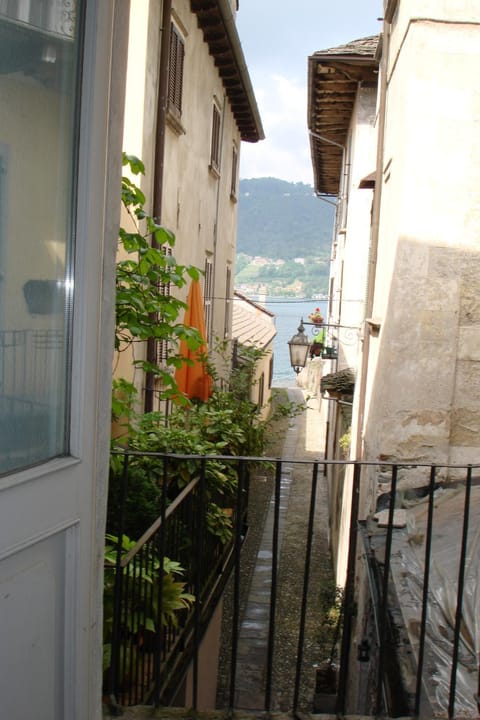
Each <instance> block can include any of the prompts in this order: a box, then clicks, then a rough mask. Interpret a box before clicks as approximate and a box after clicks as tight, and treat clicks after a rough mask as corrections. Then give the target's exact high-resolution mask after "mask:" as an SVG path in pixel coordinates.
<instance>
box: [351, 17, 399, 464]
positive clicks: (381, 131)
mask: <svg viewBox="0 0 480 720" xmlns="http://www.w3.org/2000/svg"><path fill="white" fill-rule="evenodd" d="M389 46H390V23H388V22H387V21H386V20H385V21H384V26H383V42H382V59H383V73H382V80H381V84H380V101H379V106H378V121H379V125H378V139H377V162H376V177H375V191H374V194H373V211H372V234H371V238H372V239H371V251H370V258H369V267H368V275H367V297H366V303H365V317H366V318H369V317H371V316H372V312H373V302H374V298H375V279H376V271H377V254H378V238H379V224H380V204H381V198H382V175H383V172H382V171H383V155H384V143H385V102H386V92H387V71H388V67H387V63H388V53H389ZM365 326H366V328H367V331H366V333H365V335H364V339H363V358H362V368H361V373H360V378H359V405H358V424H357V433H356V438H355V459H356V460H361V459H362V458H363V454H364V448H363V437H362V436H363V425H364V420H365V399H366V398H365V393H366V389H367V376H368V361H369V354H370V330H369V329H368V325H367V324H366V323H365Z"/></svg>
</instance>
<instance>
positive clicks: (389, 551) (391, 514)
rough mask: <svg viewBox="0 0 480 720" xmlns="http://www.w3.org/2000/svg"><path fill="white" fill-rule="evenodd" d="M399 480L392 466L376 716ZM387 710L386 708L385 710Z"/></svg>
mask: <svg viewBox="0 0 480 720" xmlns="http://www.w3.org/2000/svg"><path fill="white" fill-rule="evenodd" d="M397 480H398V466H397V465H392V483H391V486H390V507H389V510H388V525H387V537H386V540H385V559H384V565H383V578H382V580H383V582H382V596H381V598H380V615H379V633H378V634H379V639H380V647H379V649H378V673H377V699H376V710H375V712H376V714H377V715H378V714H380V712H381V706H382V700H383V696H384V682H383V675H384V673H383V665H384V662H385V649H386V648H385V636H386V632H387V612H388V584H389V576H390V559H391V556H392V540H393V519H394V513H395V501H396V497H397ZM385 709H386V708H385Z"/></svg>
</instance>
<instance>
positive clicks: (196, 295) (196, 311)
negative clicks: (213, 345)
mask: <svg viewBox="0 0 480 720" xmlns="http://www.w3.org/2000/svg"><path fill="white" fill-rule="evenodd" d="M187 306H188V307H187V309H186V310H185V319H184V321H183V322H184V325H188V326H189V327H193V328H196V329H197V330H198V331H199V333H200V335H201V336H202V338H203V339H204V342H203V343H202V344H201V345H200V347H199V348H198V349H197V350H190V349H189V347H188V345H187V343H186V341H185V340H181V342H180V350H179V354H180V355H181V356H182V357H184V358H187V359H188V360H191V361H192V364H189V363H183V365H182V367H180V368H177V370H176V371H175V380H176V382H177V385H178V389H179V390H180V391H181V392H182V393H184V394H185V395H186V396H187V397H189V398H197V399H198V400H203V401H204V402H205V401H206V400H208V398H209V396H210V395H211V394H212V378H211V377H210V375H209V374H208V372H207V368H206V363H205V359H204V358H205V356H206V355H207V351H208V348H207V329H206V327H205V312H204V309H203V298H202V289H201V287H200V283H199V281H198V280H192V284H191V285H190V290H189V291H188V297H187Z"/></svg>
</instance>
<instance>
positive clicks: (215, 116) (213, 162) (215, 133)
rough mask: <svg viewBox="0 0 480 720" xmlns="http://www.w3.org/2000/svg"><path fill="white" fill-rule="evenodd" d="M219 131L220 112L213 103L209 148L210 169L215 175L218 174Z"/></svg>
mask: <svg viewBox="0 0 480 720" xmlns="http://www.w3.org/2000/svg"><path fill="white" fill-rule="evenodd" d="M220 130H221V116H220V110H219V109H218V107H217V105H216V104H215V103H214V104H213V113H212V144H211V148H210V167H211V168H212V169H213V170H215V171H216V172H217V173H219V172H220Z"/></svg>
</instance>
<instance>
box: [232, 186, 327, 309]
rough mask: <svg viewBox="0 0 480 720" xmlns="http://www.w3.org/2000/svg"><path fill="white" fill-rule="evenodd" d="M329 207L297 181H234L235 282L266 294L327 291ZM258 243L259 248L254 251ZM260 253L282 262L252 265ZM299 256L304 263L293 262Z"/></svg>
mask: <svg viewBox="0 0 480 720" xmlns="http://www.w3.org/2000/svg"><path fill="white" fill-rule="evenodd" d="M333 220H334V208H333V207H332V206H331V205H328V204H326V203H324V202H322V201H320V200H319V199H318V198H317V197H315V195H314V193H313V190H312V188H311V187H310V186H309V185H305V184H303V183H289V182H285V181H284V180H278V179H275V178H255V179H251V180H241V181H240V196H239V203H238V237H237V252H238V254H237V271H236V282H237V284H238V283H248V284H252V285H256V284H258V285H260V286H262V287H264V288H266V291H267V294H268V295H276V296H296V295H298V294H299V293H298V287H299V286H300V287H301V294H302V295H303V296H304V297H312V296H313V295H315V294H317V293H326V292H328V278H329V272H330V246H331V235H332V229H333ZM260 248H261V250H260ZM257 255H260V256H262V257H264V258H270V259H271V260H272V261H275V260H282V261H284V262H283V264H282V265H274V264H273V262H272V263H271V264H268V265H257V264H253V263H252V262H251V261H252V259H253V258H254V257H255V256H257ZM298 257H302V258H304V259H305V263H304V264H299V263H295V262H293V260H294V258H298Z"/></svg>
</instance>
